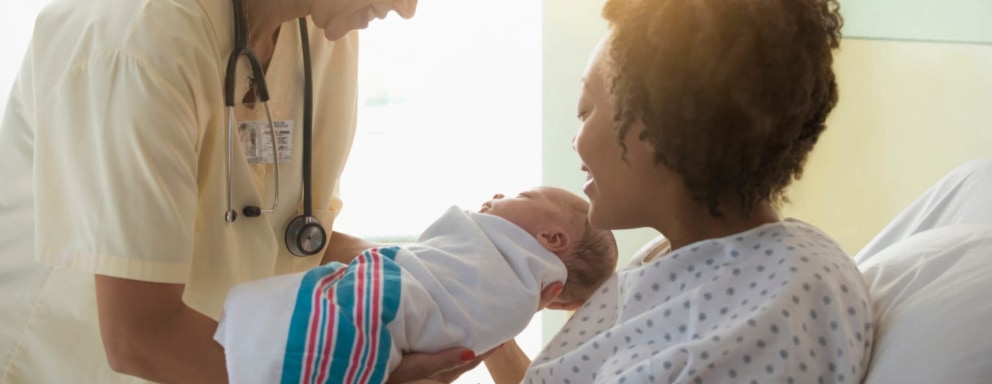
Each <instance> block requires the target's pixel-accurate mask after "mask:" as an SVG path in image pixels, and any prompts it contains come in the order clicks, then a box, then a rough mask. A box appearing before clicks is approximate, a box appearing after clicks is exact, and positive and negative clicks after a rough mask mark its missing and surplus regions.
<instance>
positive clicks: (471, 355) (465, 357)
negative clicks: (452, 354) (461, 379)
mask: <svg viewBox="0 0 992 384" xmlns="http://www.w3.org/2000/svg"><path fill="white" fill-rule="evenodd" d="M461 358H462V362H463V363H467V362H469V361H472V360H475V352H472V351H465V352H462V355H461Z"/></svg>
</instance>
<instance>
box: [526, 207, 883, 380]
mask: <svg viewBox="0 0 992 384" xmlns="http://www.w3.org/2000/svg"><path fill="white" fill-rule="evenodd" d="M661 240H663V239H661ZM648 248H655V249H656V248H657V247H647V248H646V249H648ZM642 253H645V252H642ZM645 256H648V255H644V254H641V255H639V256H638V257H635V260H634V262H633V263H632V265H630V266H629V267H627V268H625V269H623V270H622V271H620V272H618V274H617V275H615V276H614V277H613V278H612V279H611V280H609V281H608V282H607V283H605V284H604V285H603V286H602V287H601V288H600V289H599V290H598V291H597V293H596V294H594V295H593V297H591V298H590V299H589V301H588V302H586V303H585V304H584V306H583V307H582V308H580V309H579V310H578V311H576V312H575V314H574V315H573V316H572V317H571V318H570V320H569V321H568V322H567V323H566V324H565V325H564V327H563V328H562V329H561V331H560V332H559V333H558V334H557V335H556V336H555V337H554V338H553V339H552V340H551V342H550V343H549V344H548V345H547V347H546V348H545V349H544V350H543V351H542V352H541V353H540V355H539V356H537V357H536V358H535V360H534V362H533V364H532V365H531V367H530V368H529V369H528V371H527V375H526V378H525V379H524V383H527V384H530V383H537V384H551V383H556V384H557V383H565V384H579V383H610V384H615V383H621V384H622V383H714V382H728V383H771V382H775V383H858V382H860V381H861V378H862V377H863V375H864V373H865V369H866V367H867V359H868V356H869V351H870V347H871V342H872V330H871V318H872V317H871V309H870V306H869V304H868V303H869V301H868V295H867V288H866V285H865V284H864V282H863V280H862V278H861V275H860V274H859V273H858V271H857V269H856V267H855V265H854V263H853V262H852V260H851V258H850V257H849V256H848V255H847V254H846V253H845V252H844V251H843V250H842V249H841V248H840V247H839V246H838V245H837V244H836V243H835V242H833V241H832V240H830V239H829V238H828V237H827V236H826V235H824V234H823V233H822V232H820V231H819V230H817V229H816V228H813V227H812V226H809V225H807V224H805V223H802V222H799V221H795V220H787V221H784V222H778V223H771V224H765V225H763V226H760V227H757V228H754V229H751V230H748V231H746V232H743V233H740V234H737V235H733V236H729V237H725V238H720V239H714V240H704V241H701V242H697V243H694V244H690V245H688V246H685V247H682V248H680V249H678V250H675V251H674V252H672V253H670V254H668V255H662V256H659V257H656V258H655V259H653V260H650V261H646V262H645V261H643V260H644V258H645Z"/></svg>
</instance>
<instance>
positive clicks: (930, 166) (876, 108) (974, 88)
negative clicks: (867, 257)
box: [784, 39, 992, 254]
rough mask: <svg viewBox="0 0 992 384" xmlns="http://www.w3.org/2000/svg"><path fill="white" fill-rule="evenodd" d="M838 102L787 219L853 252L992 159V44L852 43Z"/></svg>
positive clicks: (840, 63) (845, 46) (838, 68)
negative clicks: (966, 167) (951, 179)
mask: <svg viewBox="0 0 992 384" xmlns="http://www.w3.org/2000/svg"><path fill="white" fill-rule="evenodd" d="M835 60H836V62H835V66H834V69H835V72H836V74H837V76H838V84H839V86H840V95H841V96H840V101H839V102H838V105H837V108H836V109H835V110H834V112H833V114H831V116H830V118H829V120H828V122H827V124H828V126H827V131H826V132H825V133H824V135H823V136H822V139H821V141H820V142H819V143H818V144H817V146H816V148H815V149H814V151H813V154H812V156H811V157H810V160H809V162H808V165H807V167H806V176H805V177H804V178H803V179H802V180H800V181H799V182H798V183H796V184H795V185H794V186H793V188H791V190H790V191H789V196H790V198H791V199H792V204H791V205H790V206H787V207H785V210H784V213H785V214H787V215H791V216H794V217H797V218H799V219H801V220H805V221H808V222H811V223H813V224H815V225H817V226H819V227H820V228H822V229H824V230H825V231H826V232H827V233H829V234H830V235H832V236H833V237H834V238H835V239H837V240H838V241H839V242H840V243H841V244H842V245H843V246H844V248H845V249H847V251H848V252H850V253H852V254H854V253H857V251H858V250H860V249H861V247H863V246H864V245H865V244H866V243H867V242H868V241H869V240H870V239H871V238H872V237H873V236H874V235H875V234H876V233H878V232H879V230H881V229H882V227H883V226H884V225H885V224H886V223H888V222H889V221H890V220H891V219H892V218H893V217H894V216H895V215H896V214H897V213H898V212H900V211H901V210H902V209H903V208H905V207H906V206H907V205H908V204H909V203H910V202H912V201H913V200H914V199H915V198H916V197H917V196H919V195H920V194H921V193H923V192H924V191H925V190H926V189H927V188H928V187H929V186H930V185H932V184H933V183H934V182H936V181H937V180H938V179H940V177H941V176H943V175H944V174H945V173H947V172H948V171H950V170H951V169H953V168H954V167H955V166H957V165H959V164H961V163H964V162H965V161H967V160H970V159H974V158H979V157H992V45H982V44H952V43H933V42H913V41H895V40H862V39H845V40H844V41H843V42H842V44H841V51H840V53H839V54H838V55H837V56H836V57H835Z"/></svg>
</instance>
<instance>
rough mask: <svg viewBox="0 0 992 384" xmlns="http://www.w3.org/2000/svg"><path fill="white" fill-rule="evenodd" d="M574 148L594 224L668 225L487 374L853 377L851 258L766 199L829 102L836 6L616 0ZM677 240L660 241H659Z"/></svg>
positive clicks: (569, 378) (857, 315) (865, 340)
mask: <svg viewBox="0 0 992 384" xmlns="http://www.w3.org/2000/svg"><path fill="white" fill-rule="evenodd" d="M603 14H604V16H605V17H606V19H607V20H608V21H609V22H610V26H611V30H610V33H609V35H608V36H607V37H606V38H605V39H604V40H603V42H602V43H601V44H600V46H599V47H598V48H597V50H596V52H595V53H594V55H593V57H592V60H591V64H590V65H589V68H588V70H587V72H586V75H585V78H584V87H583V90H582V96H581V100H580V102H579V109H578V117H579V120H580V121H581V128H580V129H579V132H578V134H577V135H576V137H575V141H574V147H575V149H576V151H577V152H578V154H579V157H580V158H581V159H582V162H583V165H582V169H583V170H585V171H586V172H587V173H588V176H589V179H588V182H587V183H586V184H585V186H584V191H585V193H586V194H587V195H588V196H589V198H590V200H591V203H592V207H591V211H590V219H591V221H592V223H593V225H595V226H598V227H600V228H609V229H625V228H637V227H651V228H654V229H655V230H657V231H658V232H660V233H661V234H662V237H659V239H658V240H656V241H654V242H652V243H651V244H649V245H647V246H645V247H644V250H643V251H642V252H640V253H639V254H638V255H637V256H635V257H634V258H633V261H632V262H631V264H630V265H628V266H627V267H625V268H623V269H621V270H620V271H619V272H618V273H617V275H616V276H615V278H613V279H612V280H610V281H609V282H607V283H606V284H605V285H604V286H602V287H601V289H600V290H599V291H598V293H597V294H596V295H594V296H593V297H592V298H590V300H589V301H588V302H586V303H585V305H584V306H583V307H582V308H581V309H579V310H578V311H577V312H576V313H575V314H574V315H573V316H572V317H571V319H570V320H569V321H568V322H567V323H566V324H565V326H564V328H563V329H562V330H561V331H560V332H559V333H558V334H557V335H556V336H555V337H554V338H553V339H552V340H551V342H550V343H549V344H548V346H547V347H546V348H545V349H544V351H543V352H541V354H540V355H539V356H538V357H537V358H536V359H535V361H534V362H533V363H530V364H529V367H528V360H527V358H526V356H524V355H523V354H522V353H521V352H520V349H519V348H517V347H516V346H515V345H514V344H513V343H509V344H508V346H507V347H504V348H501V349H499V350H498V351H496V352H495V353H494V354H493V355H491V356H490V357H489V358H488V359H487V360H486V364H487V366H488V368H489V370H490V372H491V373H492V374H493V376H494V378H495V380H496V382H497V383H510V382H514V383H515V382H520V381H521V380H523V381H524V382H526V383H531V382H534V383H542V382H548V383H592V382H596V383H624V382H627V383H650V382H689V383H692V382H695V383H701V382H718V381H730V382H744V383H747V382H763V383H764V382H782V383H793V382H798V383H815V382H821V383H822V382H854V383H856V382H859V381H860V379H861V378H862V377H863V374H864V372H865V369H866V367H867V357H868V351H869V349H870V345H871V334H872V333H871V329H870V328H871V324H870V319H871V312H870V307H869V305H868V296H867V291H866V287H865V284H864V283H863V281H862V280H861V276H860V274H859V273H858V272H857V270H856V268H855V266H854V263H853V262H852V261H851V258H850V257H849V255H847V254H846V253H845V252H844V251H843V250H842V249H841V248H840V247H839V246H838V245H837V244H836V243H835V242H834V241H833V240H831V239H830V238H829V237H828V236H827V235H825V234H824V233H823V232H821V231H820V230H818V229H817V228H815V227H813V226H811V225H809V224H806V223H803V222H800V221H797V220H792V219H785V220H782V219H780V218H779V216H778V214H777V213H776V210H775V206H776V204H777V203H778V202H780V201H782V200H784V197H783V195H784V189H785V188H786V186H788V184H789V183H790V182H791V180H792V179H793V178H794V177H798V176H800V175H801V173H802V169H803V164H804V161H805V159H806V157H807V155H808V153H809V152H810V151H811V150H812V148H813V146H814V144H815V143H816V141H817V138H818V137H819V135H820V134H821V133H822V132H823V130H824V128H825V126H824V121H825V119H826V117H827V115H828V114H829V112H830V111H831V109H832V108H833V107H834V105H835V103H836V100H837V85H836V82H835V80H834V74H833V71H832V69H831V64H832V52H831V51H832V49H834V48H837V46H838V44H839V39H840V36H839V30H840V27H841V24H842V21H841V17H840V15H839V14H838V5H837V3H836V1H826V0H762V1H754V0H694V1H682V0H672V1H666V0H609V1H608V2H607V4H606V7H605V9H604V11H603ZM669 250H670V251H669Z"/></svg>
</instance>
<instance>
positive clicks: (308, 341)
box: [282, 247, 401, 383]
mask: <svg viewBox="0 0 992 384" xmlns="http://www.w3.org/2000/svg"><path fill="white" fill-rule="evenodd" d="M398 251H399V248H398V247H389V248H378V249H370V250H368V251H366V252H365V253H363V254H362V255H361V256H359V257H358V258H356V259H355V260H354V261H352V263H351V264H349V265H348V266H347V268H346V269H342V267H344V265H343V264H340V263H329V264H328V265H325V266H321V267H318V268H315V269H313V270H311V271H309V272H307V273H306V274H305V275H304V277H303V280H302V282H301V284H300V289H299V291H298V293H297V297H296V305H295V307H294V309H293V314H292V320H291V322H290V329H289V336H288V340H287V343H286V352H285V357H284V360H283V371H282V383H321V382H324V383H381V382H384V381H385V378H386V376H387V373H388V372H387V369H388V362H389V352H390V348H391V344H392V340H391V338H390V334H389V331H388V330H387V329H386V325H387V324H389V323H390V322H392V321H393V320H394V319H395V318H396V312H397V310H398V309H399V299H400V294H401V292H400V289H401V284H400V279H401V277H400V276H401V275H400V268H399V266H398V265H397V264H396V263H395V262H394V260H395V258H396V254H397V252H398ZM374 298H377V299H374ZM315 307H316V308H315ZM375 311H379V312H378V316H376V317H377V318H376V319H372V318H371V316H372V315H374V314H375ZM359 318H360V319H361V324H356V321H357V320H359Z"/></svg>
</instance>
